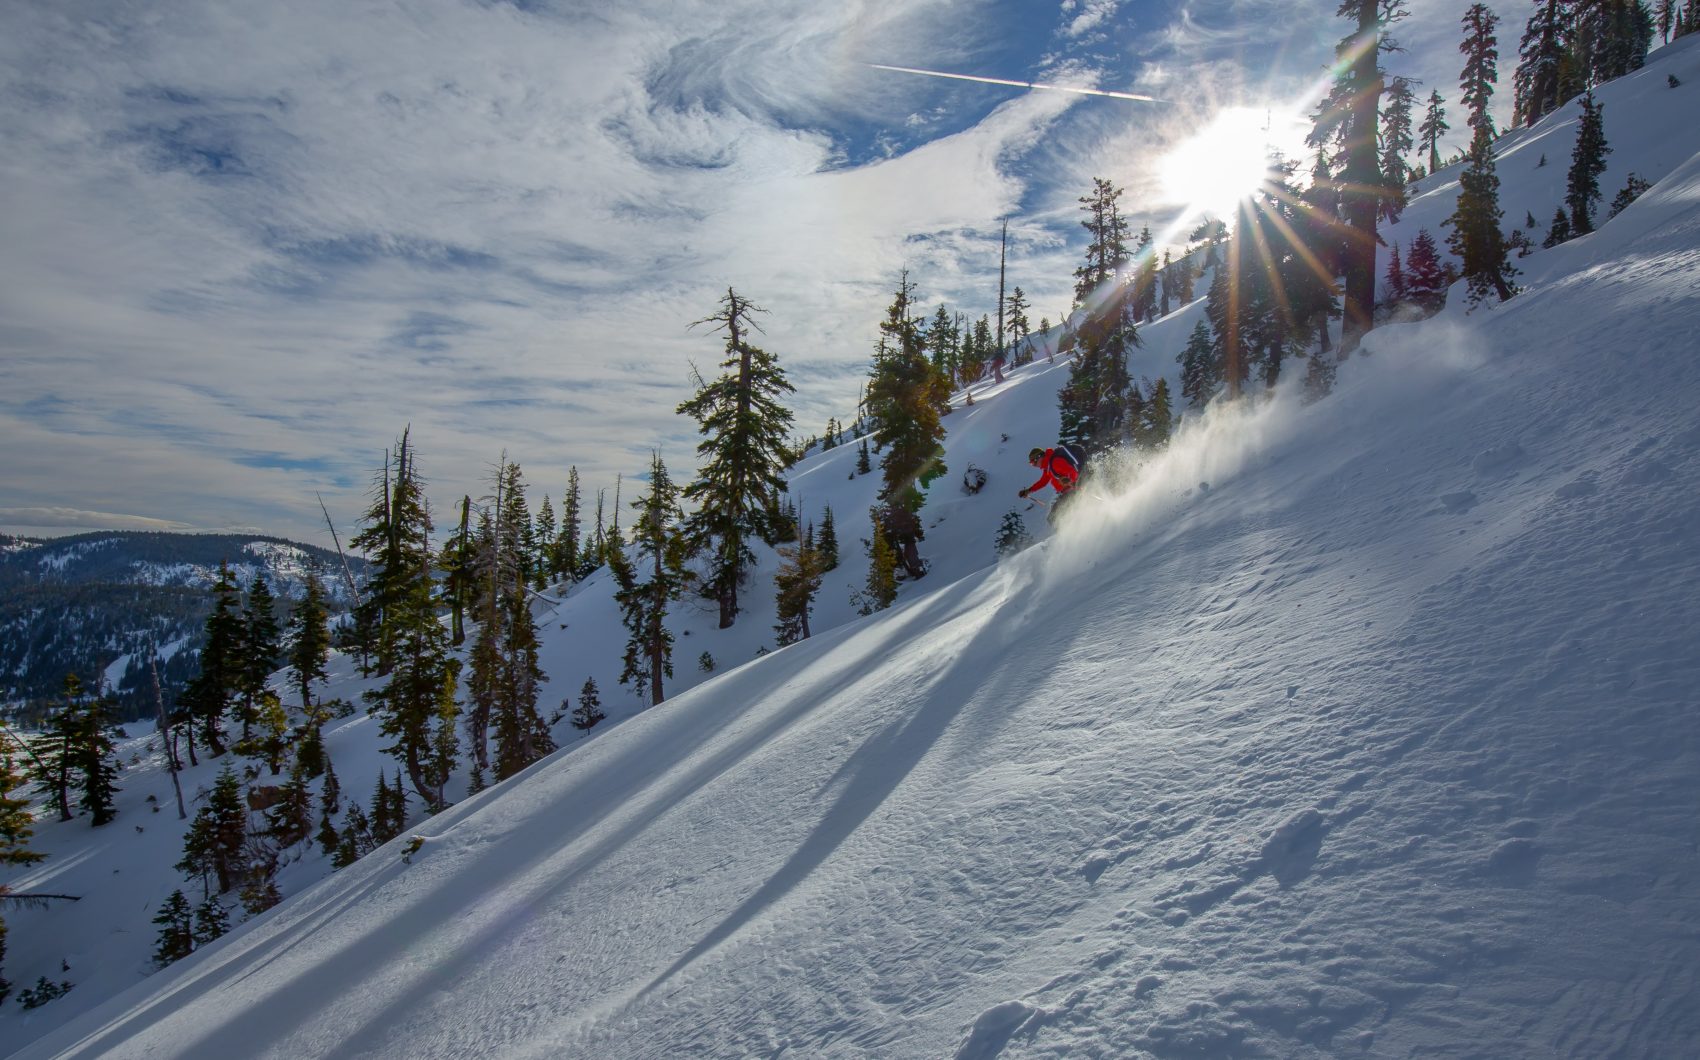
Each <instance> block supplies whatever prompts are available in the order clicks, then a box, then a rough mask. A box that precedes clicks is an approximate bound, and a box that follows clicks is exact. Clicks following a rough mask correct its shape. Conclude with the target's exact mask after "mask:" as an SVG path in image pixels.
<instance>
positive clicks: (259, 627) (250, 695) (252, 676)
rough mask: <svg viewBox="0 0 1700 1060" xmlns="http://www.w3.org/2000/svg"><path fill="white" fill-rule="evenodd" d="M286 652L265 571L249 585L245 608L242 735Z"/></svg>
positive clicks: (242, 667) (252, 720) (245, 736)
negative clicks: (284, 651) (263, 574)
mask: <svg viewBox="0 0 1700 1060" xmlns="http://www.w3.org/2000/svg"><path fill="white" fill-rule="evenodd" d="M282 654H283V645H282V631H281V630H280V629H279V627H278V621H277V600H276V599H275V598H274V597H273V596H272V592H271V587H270V586H268V585H267V584H266V580H265V578H264V577H263V576H261V575H258V574H256V575H254V580H253V582H252V583H251V584H250V585H249V586H248V602H247V605H246V606H245V607H244V608H243V609H242V652H241V663H240V665H241V672H242V676H241V689H240V692H241V712H240V714H241V719H242V737H243V739H247V737H248V734H249V733H248V730H249V729H250V728H251V727H252V725H253V724H254V719H255V716H256V711H257V709H258V703H259V701H260V694H261V693H262V692H264V691H265V688H266V681H267V680H268V679H269V678H270V677H271V675H272V672H273V671H274V670H276V669H277V662H278V657H279V656H280V655H282Z"/></svg>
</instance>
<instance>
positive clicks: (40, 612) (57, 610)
mask: <svg viewBox="0 0 1700 1060" xmlns="http://www.w3.org/2000/svg"><path fill="white" fill-rule="evenodd" d="M221 563H225V564H228V565H229V567H230V570H231V573H232V575H233V576H234V578H235V580H236V581H237V583H238V584H239V585H241V586H242V587H243V588H244V589H246V587H247V586H248V585H250V584H252V582H253V580H254V579H255V578H256V577H263V578H264V579H265V581H266V584H267V586H268V587H269V588H270V589H271V591H272V593H273V595H274V596H276V597H277V598H278V599H279V600H280V601H289V600H295V599H299V598H300V596H301V594H302V592H303V587H304V586H305V585H306V578H307V574H308V572H309V571H316V572H317V573H318V576H319V579H320V581H321V582H322V583H323V585H324V589H325V594H326V598H327V600H328V601H329V602H330V604H331V606H332V608H333V609H336V610H342V609H346V608H347V607H348V606H349V604H350V600H349V592H348V587H347V584H346V581H345V579H344V576H343V568H342V561H341V559H340V558H338V556H337V554H336V552H335V551H333V550H331V549H325V548H320V547H318V546H316V545H306V544H301V543H299V542H295V541H289V540H286V539H284V538H280V537H269V536H266V535H262V534H173V533H158V532H146V531H99V532H95V533H88V534H77V535H74V536H71V537H60V538H53V539H50V540H45V541H42V540H35V539H31V538H20V537H7V538H4V539H0V701H4V702H7V703H10V704H13V705H14V706H18V705H27V704H31V703H39V702H40V701H42V700H44V699H48V698H51V697H53V696H54V695H55V694H57V692H58V691H59V689H60V687H61V686H62V685H63V683H64V680H65V675H66V674H67V673H75V674H77V675H78V676H79V677H81V678H82V679H83V682H84V685H85V686H86V687H89V688H93V687H95V686H97V685H99V684H101V683H104V684H106V685H107V686H108V687H109V688H111V689H112V690H113V691H115V692H116V693H117V694H118V697H119V701H120V704H121V713H122V714H123V715H125V716H130V717H135V716H141V715H151V714H152V711H153V703H152V690H151V684H150V682H149V675H148V668H147V665H146V657H147V651H148V649H149V647H150V645H157V650H158V652H159V654H160V656H161V658H162V660H163V665H162V666H161V672H160V680H161V682H162V684H163V685H164V691H165V695H166V699H167V702H170V701H171V700H172V699H174V698H175V696H176V694H177V691H178V690H179V689H180V688H181V687H182V684H183V683H184V682H185V681H187V680H188V678H189V677H191V676H192V675H193V673H194V670H195V662H194V660H195V658H196V654H197V652H198V651H199V648H200V641H201V635H202V627H203V625H204V624H205V622H206V617H207V615H208V613H209V612H210V611H211V609H212V599H213V596H212V587H213V585H214V584H215V583H216V582H217V580H218V569H219V565H220V564H221ZM349 566H350V569H351V570H353V571H354V572H355V575H356V577H360V576H361V573H362V572H363V570H364V567H365V564H364V562H363V561H361V560H358V559H353V558H351V559H350V560H349ZM279 617H280V619H282V618H284V617H286V616H285V615H283V614H280V616H279Z"/></svg>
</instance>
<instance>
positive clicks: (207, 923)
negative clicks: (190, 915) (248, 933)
mask: <svg viewBox="0 0 1700 1060" xmlns="http://www.w3.org/2000/svg"><path fill="white" fill-rule="evenodd" d="M229 931H230V913H229V912H228V911H226V910H225V908H224V904H223V903H222V902H220V901H219V900H218V898H217V897H216V896H214V895H208V896H207V897H205V898H203V899H202V900H201V904H200V905H198V906H196V907H195V945H196V947H200V946H205V945H206V944H207V943H209V942H216V941H217V940H219V939H220V938H223V937H224V936H225V935H226V934H227V933H228V932H229Z"/></svg>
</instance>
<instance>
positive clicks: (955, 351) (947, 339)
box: [927, 302, 962, 379]
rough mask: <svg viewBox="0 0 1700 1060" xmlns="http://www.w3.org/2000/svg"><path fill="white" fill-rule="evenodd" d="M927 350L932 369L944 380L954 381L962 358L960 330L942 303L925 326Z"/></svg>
mask: <svg viewBox="0 0 1700 1060" xmlns="http://www.w3.org/2000/svg"><path fill="white" fill-rule="evenodd" d="M927 350H928V351H929V352H930V353H931V355H932V362H933V368H934V369H935V370H936V371H937V372H938V373H939V374H940V375H943V376H944V377H945V378H947V379H955V378H956V373H957V369H958V367H959V362H960V361H961V358H962V329H961V328H958V327H957V326H956V322H955V320H954V319H953V318H952V317H951V315H950V311H949V310H948V309H946V308H945V304H944V303H943V302H940V303H939V307H938V310H937V311H935V312H934V313H933V322H932V323H931V324H929V325H928V326H927Z"/></svg>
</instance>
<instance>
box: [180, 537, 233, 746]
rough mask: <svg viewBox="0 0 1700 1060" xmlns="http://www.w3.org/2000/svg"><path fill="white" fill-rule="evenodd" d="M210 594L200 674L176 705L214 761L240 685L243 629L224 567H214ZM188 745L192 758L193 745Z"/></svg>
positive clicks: (191, 682)
mask: <svg viewBox="0 0 1700 1060" xmlns="http://www.w3.org/2000/svg"><path fill="white" fill-rule="evenodd" d="M213 595H214V603H213V610H212V614H210V615H208V616H207V624H206V640H205V643H204V644H203V645H202V646H201V654H200V672H199V673H198V674H196V675H195V677H194V679H193V680H191V681H190V682H189V684H188V687H186V688H185V689H184V690H183V694H182V696H181V697H180V698H179V700H178V703H179V704H180V705H181V706H182V707H183V708H184V709H185V710H186V711H187V712H188V714H189V718H190V720H191V722H192V725H193V727H194V729H195V730H198V731H199V732H200V734H201V739H202V740H203V741H205V743H206V745H207V753H208V754H210V755H211V756H213V757H214V758H216V757H218V756H219V755H221V754H223V753H224V716H225V714H226V713H227V712H228V711H229V710H230V708H231V706H232V704H233V703H234V702H235V701H236V697H237V696H238V695H239V694H241V691H242V687H243V684H244V667H243V662H242V657H243V641H244V640H245V639H246V630H245V627H244V623H243V621H242V614H241V595H240V593H239V592H238V590H237V588H236V582H235V581H234V580H232V576H231V573H230V567H229V566H228V565H227V564H224V563H220V564H219V565H218V581H217V582H215V583H214V584H213ZM190 746H191V751H190V753H191V755H192V754H193V753H194V752H193V743H191V745H190Z"/></svg>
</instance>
